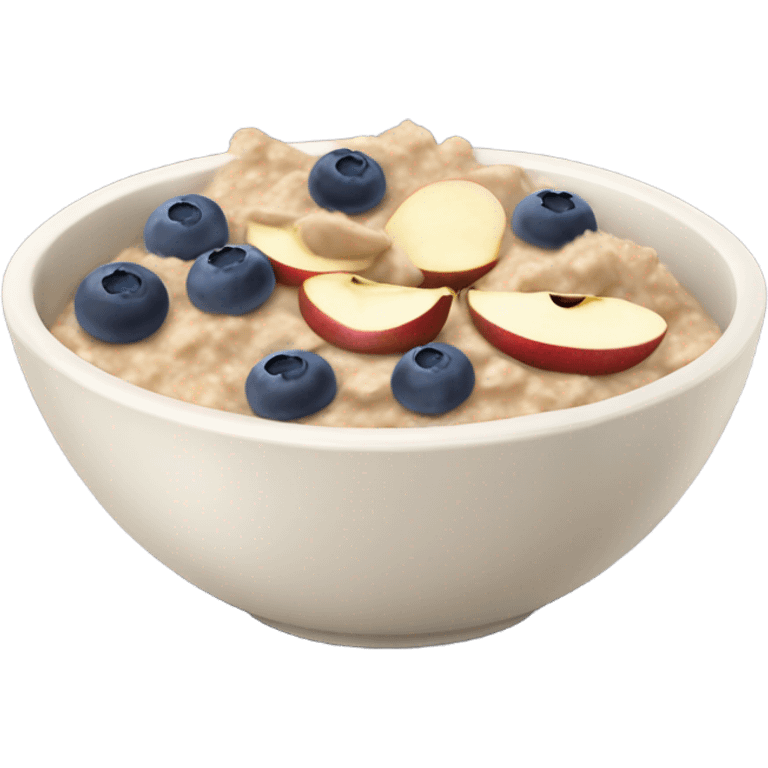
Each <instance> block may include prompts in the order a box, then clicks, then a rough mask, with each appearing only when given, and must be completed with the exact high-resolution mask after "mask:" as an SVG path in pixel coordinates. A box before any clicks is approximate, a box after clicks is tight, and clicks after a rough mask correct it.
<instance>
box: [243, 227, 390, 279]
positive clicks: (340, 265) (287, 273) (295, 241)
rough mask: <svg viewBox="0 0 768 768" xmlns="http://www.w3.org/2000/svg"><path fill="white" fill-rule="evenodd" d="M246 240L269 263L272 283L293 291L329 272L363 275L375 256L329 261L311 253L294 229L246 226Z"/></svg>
mask: <svg viewBox="0 0 768 768" xmlns="http://www.w3.org/2000/svg"><path fill="white" fill-rule="evenodd" d="M246 240H247V241H248V243H249V244H250V245H253V246H255V247H256V248H258V249H259V250H260V251H262V252H263V253H264V255H265V256H266V257H267V258H268V259H269V262H270V264H272V269H273V270H274V272H275V279H276V280H277V281H278V282H279V283H282V284H283V285H290V286H293V287H296V286H298V285H301V284H302V283H303V282H304V280H306V279H307V278H309V277H314V276H315V275H319V274H325V273H328V272H363V271H365V270H366V269H368V268H369V267H371V266H372V265H373V263H374V262H375V261H376V259H377V257H378V254H368V255H366V256H361V257H360V258H358V259H349V258H345V259H329V258H326V257H324V256H318V255H317V254H316V253H313V252H312V251H311V250H310V249H309V248H308V247H307V246H306V245H305V244H304V241H303V240H302V239H301V235H300V233H299V230H298V228H297V227H296V226H293V225H288V226H270V225H268V224H261V223H258V222H251V223H249V224H248V233H247V236H246Z"/></svg>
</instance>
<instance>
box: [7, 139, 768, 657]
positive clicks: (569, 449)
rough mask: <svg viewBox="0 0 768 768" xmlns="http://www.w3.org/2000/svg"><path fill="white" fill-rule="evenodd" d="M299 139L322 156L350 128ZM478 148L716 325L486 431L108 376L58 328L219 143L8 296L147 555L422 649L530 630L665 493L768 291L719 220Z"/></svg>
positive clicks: (76, 211)
mask: <svg viewBox="0 0 768 768" xmlns="http://www.w3.org/2000/svg"><path fill="white" fill-rule="evenodd" d="M298 146H299V147H300V148H302V149H304V150H305V151H308V152H311V153H312V154H317V155H320V154H323V153H325V152H327V151H329V150H330V149H333V148H335V147H336V146H338V144H337V143H334V142H311V143H306V144H301V145H298ZM476 154H477V157H478V159H479V160H480V161H481V162H484V163H489V164H490V163H512V164H516V165H521V166H523V167H524V168H526V169H528V170H529V171H530V172H532V173H533V174H534V175H536V176H538V177H539V178H540V179H542V180H545V181H546V182H547V183H550V184H554V185H558V186H560V187H561V188H566V189H569V190H571V191H573V192H576V193H577V194H579V195H581V196H582V197H584V198H585V199H587V200H589V202H590V204H591V205H592V207H593V209H594V211H595V214H596V216H597V219H598V221H599V222H600V227H601V229H604V230H606V231H608V232H611V233H613V234H616V235H619V236H622V237H628V238H631V239H633V240H635V241H637V242H639V243H642V244H646V245H651V246H653V247H654V248H656V250H657V251H658V253H659V256H660V258H661V260H662V261H664V262H665V263H666V264H667V265H668V266H669V267H670V268H671V270H672V272H673V273H674V274H675V276H676V277H677V278H678V279H679V280H680V281H681V283H683V285H685V286H686V287H687V288H688V289H689V290H690V291H691V292H692V293H693V294H694V295H695V296H696V297H697V298H698V299H699V300H700V301H701V303H702V304H703V305H704V307H705V308H706V309H707V311H708V312H709V313H710V314H711V315H712V317H713V318H714V319H715V320H716V321H717V322H718V323H719V325H720V327H721V328H722V329H723V331H724V333H723V336H722V338H721V339H720V340H719V341H718V342H717V343H716V344H715V345H714V346H713V347H712V349H710V350H709V351H708V352H706V353H705V354H704V355H702V356H701V357H700V358H698V359H697V360H695V361H694V362H692V363H691V364H689V365H687V366H685V367H684V368H682V369H680V370H678V371H676V372H674V373H672V374H670V375H669V376H666V377H664V378H662V379H660V380H659V381H656V382H654V383H652V384H650V385H647V386H645V387H642V388H640V389H637V390H635V391H633V392H629V393H627V394H624V395H620V396H618V397H614V398H611V399H609V400H605V401H602V402H599V403H593V404H590V405H585V406H580V407H577V408H571V409H567V410H562V411H552V412H549V413H543V414H536V415H531V416H523V417H518V418H514V419H503V420H499V421H495V422H484V423H479V424H466V425H459V426H446V427H427V428H409V429H394V428H382V429H345V428H331V427H315V426H308V425H299V424H291V423H281V422H271V421H265V420H260V419H256V418H251V417H248V416H243V415H239V414H232V413H226V412H222V411H215V410H212V409H208V408H203V407H200V406H196V405H192V404H188V403H183V402H181V401H177V400H173V399H171V398H167V397H164V396H162V395H157V394H155V393H152V392H149V391H146V390H143V389H140V388H138V387H135V386H133V385H131V384H128V383H127V382H124V381H122V380H120V379H117V378H115V377H113V376H111V375H109V374H107V373H105V372H103V371H101V370H99V369H98V368H95V367H94V366H92V365H90V364H88V363H86V362H85V361H84V360H82V359H80V358H79V357H77V356H76V355H74V354H73V353H72V352H70V351H69V350H68V349H66V348H65V347H64V346H63V345H61V344H60V343H59V342H58V341H57V340H56V339H55V338H54V337H53V336H52V335H51V334H50V333H49V331H48V330H47V327H46V326H50V325H51V324H52V323H53V321H54V320H55V318H56V317H57V315H58V314H59V313H60V312H61V310H62V309H63V307H64V305H65V304H66V302H67V301H68V300H69V299H70V298H71V297H72V296H73V295H74V292H75V290H76V288H77V285H78V284H79V282H80V280H81V279H82V278H83V277H84V276H85V274H87V273H88V272H89V271H90V270H91V269H93V268H94V267H95V266H97V265H98V264H101V263H103V262H105V261H109V260H111V259H112V258H114V256H115V255H116V254H117V253H118V252H119V251H120V249H122V248H123V247H125V246H127V245H130V244H132V243H134V242H135V241H136V240H137V239H138V238H139V236H140V234H141V232H142V229H143V226H144V222H145V221H146V218H147V216H148V215H149V213H150V212H151V211H152V210H153V209H154V208H155V207H156V206H157V205H159V204H160V203H161V202H162V201H163V200H165V199H167V198H169V197H172V196H174V195H177V194H182V193H188V192H194V191H201V190H202V189H203V188H204V186H205V185H206V183H207V182H208V180H209V179H210V178H211V177H212V175H213V174H214V173H215V171H216V170H217V169H218V168H220V167H221V166H222V165H223V164H225V163H226V162H228V160H229V156H228V155H226V154H225V155H215V156H210V157H204V158H199V159H196V160H190V161H187V162H183V163H177V164H175V165H171V166H166V167H164V168H159V169H156V170H154V171H148V172H146V173H142V174H139V175H137V176H133V177H130V178H127V179H124V180H122V181H119V182H117V183H115V184H112V185H110V186H108V187H105V188H104V189H101V190H99V191H97V192H94V193H93V194H91V195H88V196H87V197H85V198H83V199H81V200H79V201H77V202H76V203H74V204H72V205H71V206H69V207H67V208H66V209H64V210H63V211H61V212H60V213H58V214H56V215H55V216H54V217H52V218H51V219H49V220H48V221H47V222H46V223H45V224H43V225H42V226H41V227H40V228H39V229H38V230H36V231H35V232H34V233H33V234H32V235H31V236H30V237H29V238H28V239H27V240H26V241H25V242H24V243H23V245H22V246H21V247H20V248H19V250H18V251H17V253H16V254H15V255H14V257H13V259H12V260H11V262H10V264H9V266H8V269H7V271H6V274H5V278H4V283H3V307H4V312H5V316H6V321H7V323H8V327H9V330H10V333H11V338H12V340H13V344H14V347H15V350H16V353H17V355H18V358H19V362H20V364H21V367H22V370H23V372H24V375H25V377H26V379H27V383H28V385H29V387H30V390H31V391H32V394H33V396H34V398H35V400H36V402H37V404H38V407H39V408H40V411H41V412H42V414H43V416H44V418H45V420H46V422H47V424H48V426H49V428H50V430H51V432H52V433H53V435H54V437H55V439H56V440H57V442H58V443H59V445H60V446H61V448H62V450H63V452H64V454H65V455H66V457H67V458H68V460H69V461H70V462H71V464H72V466H73V467H74V468H75V470H76V471H77V473H78V474H79V475H80V477H81V478H82V479H83V481H84V482H85V483H86V485H87V486H88V488H89V489H90V490H91V491H92V493H93V494H94V496H95V497H96V498H97V500H98V501H99V502H100V503H101V504H102V506H103V507H104V508H105V509H106V510H107V511H108V512H109V514H110V515H112V517H113V518H114V519H115V520H116V521H117V522H118V523H119V524H120V525H121V526H122V527H123V529H124V530H125V531H127V532H128V533H129V534H130V535H131V536H132V537H133V538H134V539H135V540H136V541H137V542H139V543H140V544H141V545H142V546H143V547H145V548H146V549H147V550H148V551H149V552H150V553H151V554H152V555H154V556H155V557H156V558H158V559H159V560H160V561H161V562H163V563H165V564H166V565H167V566H168V567H170V568H172V569H173V570H174V571H175V572H176V573H178V574H180V575H181V576H183V577H184V578H185V579H187V580H188V581H190V582H191V583H193V584H195V585H197V586H198V587H200V588H201V589H203V590H205V591H207V592H209V593H210V594H212V595H214V596H216V597H218V598H220V599H221V600H224V601H226V602H228V603H230V604H232V605H234V606H236V607H238V608H241V609H242V610H244V611H247V612H248V613H250V614H252V615H253V616H254V617H256V618H258V619H260V620H261V621H264V622H265V623H267V624H270V625H271V626H275V627H277V628H279V629H282V630H284V631H288V632H292V633H294V634H297V635H300V636H302V637H307V638H311V639H316V640H322V641H325V642H331V643H340V644H346V645H362V646H385V647H398V646H416V645H430V644H437V643H446V642H454V641H458V640H465V639H470V638H472V637H479V636H481V635H484V634H488V633H490V632H494V631H497V630H499V629H503V628H505V627H508V626H511V625H512V624H515V623H517V622H518V621H520V620H522V619H523V618H525V617H526V616H527V615H529V614H530V613H531V612H532V611H534V610H536V609H538V608H541V607H542V606H544V605H546V604H547V603H549V602H551V601H553V600H555V599H557V598H559V597H561V596H563V595H565V594H567V593H568V592H570V591H572V590H574V589H576V588H577V587H579V586H580V585H582V584H584V583H585V582H587V581H589V580H590V579H592V578H594V577H595V576H597V575H598V574H599V573H601V572H602V571H604V570H605V569H606V568H608V567H609V566H610V565H612V564H613V563H614V562H616V560H618V559H619V558H620V557H622V556H623V555H624V554H625V553H626V552H628V551H629V550H630V549H631V548H632V547H634V546H635V545H636V544H637V543H638V542H639V541H640V540H641V539H642V538H644V537H645V536H646V535H647V534H648V533H649V532H650V531H651V530H652V529H653V528H654V527H655V526H656V525H657V524H658V523H659V521H660V520H661V519H662V518H663V517H664V516H665V515H666V514H667V513H668V512H669V511H670V510H671V509H672V507H673V506H674V505H675V504H676V502H677V501H678V499H679V498H680V497H681V496H682V494H683V493H684V492H685V490H686V489H687V488H688V486H689V485H690V483H691V482H692V481H693V480H694V478H695V477H696V475H697V474H698V472H699V471H700V470H701V468H702V467H703V466H704V464H705V462H706V460H707V458H708V457H709V455H710V453H711V452H712V450H713V448H714V446H715V444H716V442H717V440H718V439H719V437H720V435H721V434H722V432H723V429H724V428H725V425H726V423H727V421H728V419H729V417H730V415H731V412H732V411H733V408H734V406H735V405H736V402H737V400H738V398H739V395H740V394H741V391H742V389H743V387H744V383H745V381H746V378H747V375H748V373H749V369H750V366H751V363H752V358H753V356H754V352H755V348H756V345H757V342H758V338H759V334H760V329H761V326H762V322H763V317H764V313H765V303H766V293H765V281H764V279H763V276H762V274H761V272H760V269H759V267H758V265H757V263H756V262H755V260H754V259H753V257H752V256H751V254H750V253H749V252H748V251H747V249H746V248H745V247H744V246H743V245H742V243H741V242H740V241H739V240H738V239H736V237H734V236H733V235H732V234H731V233H730V232H728V231H727V230H726V229H724V228H723V227H722V226H721V225H719V224H718V223H717V222H715V221H714V220H713V219H711V218H709V217H708V216H706V215H704V214H703V213H701V212H700V211H698V210H696V209H695V208H693V207H691V206H689V205H687V204H686V203H684V202H682V201H681V200H679V199H677V198H675V197H673V196H671V195H669V194H667V193H664V192H662V191H660V190H658V189H655V188H653V187H651V186H648V185H646V184H643V183H641V182H638V181H635V180H633V179H629V178H627V177H624V176H620V175H618V174H615V173H611V172H609V171H605V170H602V169H599V168H594V167H592V166H587V165H583V164H580V163H575V162H571V161H566V160H560V159H557V158H552V157H548V156H543V155H533V154H526V153H520V152H507V151H501V150H477V151H476ZM41 535H43V534H41Z"/></svg>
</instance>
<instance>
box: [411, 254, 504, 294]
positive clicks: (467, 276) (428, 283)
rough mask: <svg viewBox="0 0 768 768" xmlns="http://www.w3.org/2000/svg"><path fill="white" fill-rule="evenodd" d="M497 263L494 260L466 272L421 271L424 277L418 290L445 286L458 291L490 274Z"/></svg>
mask: <svg viewBox="0 0 768 768" xmlns="http://www.w3.org/2000/svg"><path fill="white" fill-rule="evenodd" d="M498 263H499V260H498V259H495V260H494V261H492V262H490V264H483V265H482V266H480V267H475V268H474V269H469V270H467V271H466V272H428V271H427V270H424V269H422V270H421V274H422V275H423V276H424V280H422V282H421V284H420V285H419V288H442V287H443V286H447V287H448V288H452V289H453V290H454V291H460V290H461V289H462V288H466V287H467V286H469V285H472V283H474V282H475V280H479V279H480V278H481V277H482V276H483V275H485V274H487V273H488V272H490V271H491V270H492V269H493V268H494V267H495V266H496V265H497V264H498Z"/></svg>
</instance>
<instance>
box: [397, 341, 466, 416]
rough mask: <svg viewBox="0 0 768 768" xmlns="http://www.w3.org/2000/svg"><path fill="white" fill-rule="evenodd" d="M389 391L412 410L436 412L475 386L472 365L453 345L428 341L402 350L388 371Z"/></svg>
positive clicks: (454, 404) (458, 401) (452, 405)
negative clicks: (390, 375)
mask: <svg viewBox="0 0 768 768" xmlns="http://www.w3.org/2000/svg"><path fill="white" fill-rule="evenodd" d="M391 384H392V394H393V395H394V396H395V399H396V400H397V402H398V403H400V405H402V406H404V407H405V408H408V410H410V411H415V412H416V413H424V414H428V415H437V414H440V413H446V412H447V411H451V410H453V409H454V408H456V407H458V406H459V405H461V404H462V403H463V402H464V401H465V400H466V399H467V398H468V397H469V396H470V394H471V393H472V390H473V389H474V386H475V369H474V368H473V367H472V363H471V362H470V360H469V358H468V357H467V356H466V355H465V354H464V353H463V352H462V351H461V350H460V349H457V348H456V347H454V346H452V345H450V344H442V343H441V342H432V343H431V344H425V345H424V346H422V347H414V348H413V349H411V350H409V351H408V352H406V353H405V354H404V355H403V356H402V357H401V358H400V360H399V361H398V363H397V365H396V366H395V369H394V371H392V382H391Z"/></svg>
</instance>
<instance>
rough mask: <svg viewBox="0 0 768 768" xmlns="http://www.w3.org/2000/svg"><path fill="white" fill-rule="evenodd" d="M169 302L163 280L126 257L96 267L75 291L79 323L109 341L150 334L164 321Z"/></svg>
mask: <svg viewBox="0 0 768 768" xmlns="http://www.w3.org/2000/svg"><path fill="white" fill-rule="evenodd" d="M169 306H170V300H169V298H168V291H167V290H166V288H165V285H164V284H163V281H162V280H161V279H160V278H159V277H158V276H157V275H156V274H155V273H154V272H151V271H150V270H148V269H147V268H146V267H142V266H140V265H139V264H132V263H131V262H128V261H117V262H111V263H110V264H102V265H101V266H100V267H96V269H94V270H93V272H91V273H90V274H89V275H87V276H86V277H85V279H84V280H83V281H82V282H81V283H80V286H79V287H78V289H77V292H76V293H75V317H76V318H77V322H78V323H80V327H81V328H82V329H83V330H84V331H86V332H87V333H90V334H91V336H94V337H95V338H97V339H100V340H101V341H108V342H111V343H113V344H129V343H131V342H133V341H141V340H142V339H145V338H146V337H147V336H151V335H152V334H153V333H154V332H155V331H156V330H157V329H158V328H159V327H160V326H161V325H162V324H163V322H164V321H165V318H166V316H167V315H168V307H169Z"/></svg>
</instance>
